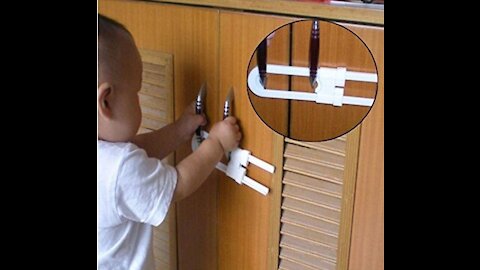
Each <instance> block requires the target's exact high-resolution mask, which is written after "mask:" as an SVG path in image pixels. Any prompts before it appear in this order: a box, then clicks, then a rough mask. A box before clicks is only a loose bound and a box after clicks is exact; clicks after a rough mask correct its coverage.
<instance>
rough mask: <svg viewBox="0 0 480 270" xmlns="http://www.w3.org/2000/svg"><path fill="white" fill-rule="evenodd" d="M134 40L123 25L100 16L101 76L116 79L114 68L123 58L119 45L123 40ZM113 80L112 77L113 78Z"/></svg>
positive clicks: (99, 60) (99, 51)
mask: <svg viewBox="0 0 480 270" xmlns="http://www.w3.org/2000/svg"><path fill="white" fill-rule="evenodd" d="M125 37H128V38H132V35H131V33H130V32H129V31H128V30H127V28H125V26H123V25H122V24H121V23H119V22H117V21H115V20H113V19H110V18H108V17H105V16H104V15H101V14H98V63H99V72H100V73H99V74H103V75H108V76H110V77H111V76H113V77H116V76H117V75H118V74H116V70H114V69H113V68H112V66H113V65H114V63H116V61H118V59H119V58H120V57H121V53H122V52H121V51H120V50H119V48H118V43H119V42H120V40H121V39H123V38H125ZM111 78H112V77H111Z"/></svg>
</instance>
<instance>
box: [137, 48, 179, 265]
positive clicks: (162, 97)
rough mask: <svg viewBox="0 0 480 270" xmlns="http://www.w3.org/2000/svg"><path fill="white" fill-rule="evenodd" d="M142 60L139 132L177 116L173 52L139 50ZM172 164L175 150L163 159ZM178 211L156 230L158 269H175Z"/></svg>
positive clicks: (148, 129) (146, 130)
mask: <svg viewBox="0 0 480 270" xmlns="http://www.w3.org/2000/svg"><path fill="white" fill-rule="evenodd" d="M140 55H141V57H142V62H143V82H142V88H141V90H140V93H139V94H138V95H139V99H140V106H141V109H142V123H141V125H140V130H139V133H146V132H151V131H153V130H157V129H159V128H162V127H164V126H166V125H168V124H170V123H172V122H173V120H174V115H173V57H172V55H170V54H166V53H162V52H158V51H151V50H143V49H141V50H140ZM164 162H166V163H168V164H170V165H173V154H172V155H169V156H168V157H166V158H165V159H164ZM175 220H176V218H175V211H174V210H172V209H170V211H169V213H168V216H167V217H166V219H165V221H164V222H163V223H162V224H161V225H160V226H159V227H157V228H155V230H154V234H153V253H154V257H155V265H156V269H176V264H177V263H176V257H177V255H176V229H175V227H176V224H175Z"/></svg>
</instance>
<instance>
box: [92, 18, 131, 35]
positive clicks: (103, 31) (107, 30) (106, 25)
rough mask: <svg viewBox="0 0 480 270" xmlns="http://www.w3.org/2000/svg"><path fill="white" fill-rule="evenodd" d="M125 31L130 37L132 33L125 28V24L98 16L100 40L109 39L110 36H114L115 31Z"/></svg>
mask: <svg viewBox="0 0 480 270" xmlns="http://www.w3.org/2000/svg"><path fill="white" fill-rule="evenodd" d="M118 30H120V31H123V32H125V33H128V34H129V35H131V34H130V32H129V31H128V29H127V28H126V27H125V26H123V24H121V23H119V22H117V21H115V20H113V19H110V18H108V17H106V16H104V15H102V14H98V38H99V39H101V38H108V36H109V35H111V34H113V33H114V32H115V31H118Z"/></svg>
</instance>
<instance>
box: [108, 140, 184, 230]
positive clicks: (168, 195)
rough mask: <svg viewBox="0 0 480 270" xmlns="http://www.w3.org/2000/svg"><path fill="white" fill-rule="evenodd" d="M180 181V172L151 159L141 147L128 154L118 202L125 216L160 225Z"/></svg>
mask: <svg viewBox="0 0 480 270" xmlns="http://www.w3.org/2000/svg"><path fill="white" fill-rule="evenodd" d="M176 183H177V171H176V169H175V168H174V167H171V166H168V165H165V164H163V163H162V162H161V161H160V160H158V159H155V158H149V157H148V156H147V154H146V152H145V151H144V150H143V149H141V148H137V147H135V148H133V149H131V151H130V152H129V153H127V154H126V155H125V158H124V160H123V162H122V164H121V166H120V170H119V173H118V176H117V184H116V187H115V202H116V206H117V211H118V214H119V216H120V217H121V218H126V219H129V220H133V221H137V222H142V223H148V224H151V225H154V226H158V225H160V223H162V221H163V220H164V219H165V216H166V215H167V213H168V208H169V206H170V202H171V201H172V198H173V194H174V191H175V186H176Z"/></svg>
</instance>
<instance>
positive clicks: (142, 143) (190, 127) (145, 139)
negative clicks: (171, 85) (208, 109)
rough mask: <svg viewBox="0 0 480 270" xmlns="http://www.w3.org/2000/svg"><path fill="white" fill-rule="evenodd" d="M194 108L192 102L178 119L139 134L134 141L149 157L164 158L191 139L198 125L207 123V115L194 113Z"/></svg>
mask: <svg viewBox="0 0 480 270" xmlns="http://www.w3.org/2000/svg"><path fill="white" fill-rule="evenodd" d="M194 108H195V103H191V104H190V106H188V107H187V108H186V109H185V112H184V113H183V115H182V117H181V118H180V119H179V120H178V121H176V122H174V123H172V124H169V125H167V126H165V127H163V128H161V129H159V130H156V131H153V132H149V133H144V134H140V135H137V136H135V138H134V139H133V141H132V142H133V143H134V144H136V145H137V146H138V147H140V148H143V149H144V150H145V151H146V152H147V155H148V156H149V157H155V158H158V159H163V158H164V157H166V156H167V155H168V154H170V153H172V152H173V151H175V150H176V149H177V148H178V146H180V145H181V144H183V143H185V142H186V141H188V140H190V139H191V138H192V136H193V132H194V131H195V129H196V128H197V127H198V126H200V125H205V124H206V123H207V120H206V118H205V116H203V115H195V114H194V113H195V110H194Z"/></svg>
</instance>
